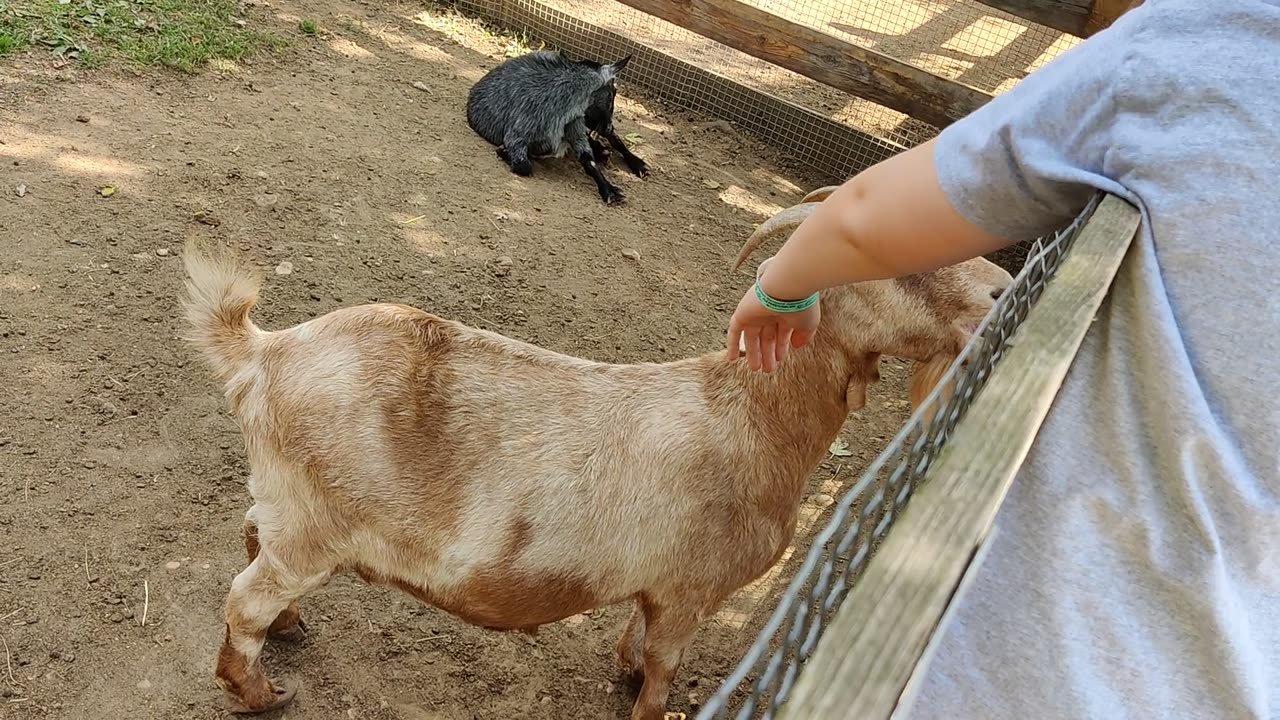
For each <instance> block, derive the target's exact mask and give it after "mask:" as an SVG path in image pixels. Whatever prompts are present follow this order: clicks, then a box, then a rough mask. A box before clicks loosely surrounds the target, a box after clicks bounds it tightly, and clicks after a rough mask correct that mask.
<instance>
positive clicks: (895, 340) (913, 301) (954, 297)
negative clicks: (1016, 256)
mask: <svg viewBox="0 0 1280 720" xmlns="http://www.w3.org/2000/svg"><path fill="white" fill-rule="evenodd" d="M1011 282H1012V278H1011V277H1010V275H1009V273H1007V272H1005V271H1004V270H1002V269H1001V268H1000V267H999V266H997V265H996V264H994V263H992V262H990V261H989V260H985V259H983V258H975V259H973V260H968V261H965V262H963V263H959V264H956V265H951V266H948V267H944V268H940V269H938V270H934V271H933V272H927V273H920V274H918V275H911V276H907V277H903V278H898V279H895V280H878V281H873V282H863V283H855V284H852V285H846V286H843V287H839V288H832V289H830V290H828V291H827V292H826V293H824V297H823V302H822V310H823V319H822V323H823V325H824V326H828V327H827V331H828V332H831V333H834V334H835V336H836V338H837V341H838V342H839V343H840V344H841V345H844V346H845V347H848V348H850V349H851V350H852V349H862V348H874V349H875V350H876V351H877V352H880V353H883V354H885V355H892V356H894V357H900V358H904V359H908V360H916V361H927V360H930V359H931V358H933V357H935V356H939V355H942V356H949V357H951V358H954V357H955V356H956V355H958V354H959V353H960V350H961V349H963V348H964V345H965V343H967V342H968V341H969V338H970V337H971V336H972V335H973V332H974V330H975V329H977V327H978V325H979V323H981V322H982V320H983V318H985V317H986V316H987V314H988V313H989V312H990V311H991V308H992V306H993V305H994V304H995V301H996V299H997V298H999V297H1000V295H1001V294H1002V293H1003V292H1004V291H1005V289H1006V288H1008V287H1009V284H1010V283H1011Z"/></svg>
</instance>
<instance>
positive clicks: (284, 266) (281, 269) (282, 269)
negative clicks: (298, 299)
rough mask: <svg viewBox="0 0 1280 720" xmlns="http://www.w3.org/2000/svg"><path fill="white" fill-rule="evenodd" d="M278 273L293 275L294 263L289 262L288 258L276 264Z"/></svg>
mask: <svg viewBox="0 0 1280 720" xmlns="http://www.w3.org/2000/svg"><path fill="white" fill-rule="evenodd" d="M276 274H277V275H292V274H293V263H291V262H289V261H288V260H285V261H284V262H282V263H280V264H279V265H277V266H276Z"/></svg>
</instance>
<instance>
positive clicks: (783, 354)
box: [776, 328, 795, 365]
mask: <svg viewBox="0 0 1280 720" xmlns="http://www.w3.org/2000/svg"><path fill="white" fill-rule="evenodd" d="M794 333H795V330H793V329H792V328H783V330H782V332H780V333H778V339H777V342H776V345H777V350H776V353H777V356H778V364H779V365H781V364H782V361H783V360H786V359H787V355H788V354H789V353H790V352H791V342H792V341H791V336H792V335H793V334H794Z"/></svg>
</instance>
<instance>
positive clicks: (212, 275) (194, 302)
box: [182, 240, 263, 381]
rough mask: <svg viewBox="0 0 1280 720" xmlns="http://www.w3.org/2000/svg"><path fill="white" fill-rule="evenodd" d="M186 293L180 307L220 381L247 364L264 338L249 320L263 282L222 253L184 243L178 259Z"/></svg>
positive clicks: (189, 336) (192, 338) (193, 340)
mask: <svg viewBox="0 0 1280 720" xmlns="http://www.w3.org/2000/svg"><path fill="white" fill-rule="evenodd" d="M182 261H183V265H184V266H185V267H186V271H187V279H186V288H187V294H186V297H185V298H183V302H182V307H183V311H184V312H185V314H186V318H187V323H188V325H189V330H188V333H187V334H186V340H187V341H188V342H190V343H191V344H193V345H195V346H196V347H197V348H198V349H199V350H200V352H201V353H202V354H203V355H204V357H205V360H206V361H208V362H209V364H210V365H212V366H213V369H214V372H216V373H217V375H218V376H219V377H220V378H221V379H223V380H224V381H225V380H227V379H229V378H230V377H231V375H233V374H234V373H235V372H236V371H237V370H238V369H240V368H241V367H243V366H244V365H245V364H246V363H247V362H248V361H249V359H250V356H251V353H252V351H253V346H254V345H255V341H256V340H257V339H258V338H259V337H260V336H261V335H262V334H263V332H262V331H261V330H259V329H258V327H257V326H256V325H254V324H253V321H252V320H250V319H249V311H250V310H251V309H252V308H253V306H254V305H255V304H257V302H258V290H259V288H260V287H261V284H262V282H261V280H260V279H259V277H258V276H257V274H256V273H254V272H252V271H250V270H249V269H247V268H246V267H244V266H242V265H240V264H238V263H237V262H236V261H235V260H233V259H232V258H230V257H229V256H228V255H226V254H225V253H223V254H218V255H214V254H211V253H210V252H208V251H207V250H205V249H204V248H202V247H200V245H199V244H198V243H197V242H195V241H194V240H192V241H188V242H187V246H186V250H185V251H184V252H183V255H182Z"/></svg>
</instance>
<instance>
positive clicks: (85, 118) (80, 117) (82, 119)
mask: <svg viewBox="0 0 1280 720" xmlns="http://www.w3.org/2000/svg"><path fill="white" fill-rule="evenodd" d="M76 122H78V123H87V122H89V116H88V115H85V114H84V113H80V114H79V115H77V116H76Z"/></svg>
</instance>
